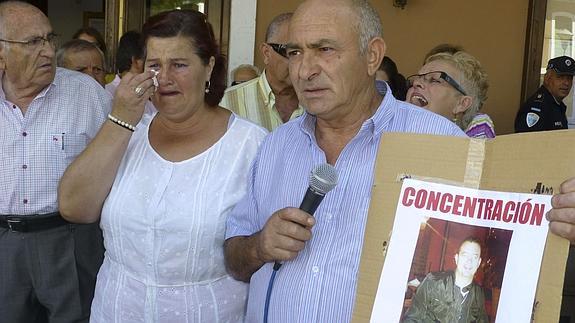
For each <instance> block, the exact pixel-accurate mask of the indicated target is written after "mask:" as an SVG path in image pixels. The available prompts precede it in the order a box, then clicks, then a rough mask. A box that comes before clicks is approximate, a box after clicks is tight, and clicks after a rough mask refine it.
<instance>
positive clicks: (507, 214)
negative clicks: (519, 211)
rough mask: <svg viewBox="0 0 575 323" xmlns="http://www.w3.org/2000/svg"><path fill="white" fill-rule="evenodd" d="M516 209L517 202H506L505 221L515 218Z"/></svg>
mask: <svg viewBox="0 0 575 323" xmlns="http://www.w3.org/2000/svg"><path fill="white" fill-rule="evenodd" d="M514 210H515V202H512V201H509V202H507V203H505V208H504V209H503V221H504V222H507V223H509V222H511V221H512V220H513V214H512V213H511V212H513V211H514Z"/></svg>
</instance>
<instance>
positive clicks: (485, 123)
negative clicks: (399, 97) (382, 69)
mask: <svg viewBox="0 0 575 323" xmlns="http://www.w3.org/2000/svg"><path fill="white" fill-rule="evenodd" d="M407 81H408V84H409V90H408V91H407V100H406V101H407V102H410V103H412V104H415V105H417V106H420V107H422V108H425V109H427V110H430V111H432V112H435V113H437V114H440V115H442V116H444V117H446V118H448V119H451V120H453V122H455V123H456V124H457V125H458V126H459V127H460V128H461V129H462V130H463V131H465V132H466V133H467V135H468V136H469V137H474V138H494V137H495V130H494V126H493V121H492V120H491V118H489V116H488V115H486V114H484V113H479V110H480V109H481V107H482V106H483V102H485V100H486V99H487V88H488V83H487V73H485V71H484V70H483V68H482V67H481V63H479V61H478V60H477V59H476V58H475V57H473V56H471V55H469V54H468V53H466V52H464V51H458V52H455V53H447V52H443V53H437V54H435V55H432V56H430V57H428V58H427V59H426V60H425V64H424V65H423V67H421V69H420V70H419V74H415V75H412V76H410V77H408V78H407Z"/></svg>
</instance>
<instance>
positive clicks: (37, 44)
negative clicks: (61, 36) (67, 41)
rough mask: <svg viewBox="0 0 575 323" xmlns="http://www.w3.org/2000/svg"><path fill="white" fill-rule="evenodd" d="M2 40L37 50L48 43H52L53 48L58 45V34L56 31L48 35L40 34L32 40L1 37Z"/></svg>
mask: <svg viewBox="0 0 575 323" xmlns="http://www.w3.org/2000/svg"><path fill="white" fill-rule="evenodd" d="M0 41H3V42H7V43H12V44H21V45H23V46H24V47H26V48H28V49H30V50H35V49H38V48H41V47H44V45H45V44H46V43H48V44H50V46H52V47H53V48H56V47H58V35H56V34H54V33H50V34H48V35H47V36H46V37H40V36H38V37H34V38H32V39H30V40H14V39H0Z"/></svg>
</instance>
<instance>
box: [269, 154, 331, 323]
mask: <svg viewBox="0 0 575 323" xmlns="http://www.w3.org/2000/svg"><path fill="white" fill-rule="evenodd" d="M337 180H338V176H337V170H336V169H335V167H333V166H331V165H330V164H327V163H326V164H320V165H317V166H316V167H314V169H313V170H312V172H311V174H310V176H309V187H308V189H307V192H306V194H305V196H304V199H303V201H302V203H301V205H300V207H299V209H300V210H302V211H305V212H307V213H309V214H311V215H312V216H313V214H314V213H315V210H316V209H317V208H318V206H319V204H320V203H321V201H322V200H323V197H324V196H325V194H327V192H329V191H331V190H332V189H333V188H334V187H335V186H336V185H337ZM281 266H282V264H281V263H280V262H277V261H276V262H275V263H274V267H273V269H272V275H271V276H270V280H269V282H268V289H267V291H266V300H265V303H264V323H268V314H269V309H270V300H271V298H272V297H271V296H272V290H273V288H274V282H275V280H276V275H277V273H278V271H279V269H280V268H281Z"/></svg>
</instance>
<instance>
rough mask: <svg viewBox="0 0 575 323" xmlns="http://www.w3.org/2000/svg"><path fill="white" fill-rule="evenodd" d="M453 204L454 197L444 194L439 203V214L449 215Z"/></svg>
mask: <svg viewBox="0 0 575 323" xmlns="http://www.w3.org/2000/svg"><path fill="white" fill-rule="evenodd" d="M451 202H453V195H451V194H449V193H445V194H443V196H441V202H440V203H439V212H442V213H449V212H450V211H451Z"/></svg>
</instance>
